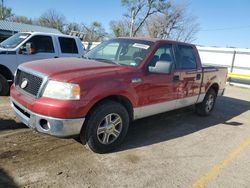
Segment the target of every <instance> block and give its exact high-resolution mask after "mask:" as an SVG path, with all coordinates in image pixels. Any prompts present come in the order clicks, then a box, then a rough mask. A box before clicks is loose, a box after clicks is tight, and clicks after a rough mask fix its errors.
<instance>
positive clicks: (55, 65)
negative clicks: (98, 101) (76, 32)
mask: <svg viewBox="0 0 250 188" xmlns="http://www.w3.org/2000/svg"><path fill="white" fill-rule="evenodd" d="M21 67H23V68H28V69H30V70H31V71H32V70H34V71H36V72H39V73H42V74H45V75H47V76H48V77H49V79H52V80H58V81H64V82H76V83H77V82H80V81H81V80H83V79H91V78H97V77H100V76H105V75H111V74H114V73H117V72H127V71H129V70H130V71H131V69H134V68H132V67H127V66H120V65H115V64H109V63H104V62H100V61H95V60H87V59H81V58H57V59H46V60H38V61H31V62H28V63H24V64H22V65H21Z"/></svg>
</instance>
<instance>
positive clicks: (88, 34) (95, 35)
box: [83, 21, 107, 42]
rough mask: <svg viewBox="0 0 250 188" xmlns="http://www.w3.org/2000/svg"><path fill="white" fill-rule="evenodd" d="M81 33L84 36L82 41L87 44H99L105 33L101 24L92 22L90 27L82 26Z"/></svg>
mask: <svg viewBox="0 0 250 188" xmlns="http://www.w3.org/2000/svg"><path fill="white" fill-rule="evenodd" d="M83 27H84V28H83V32H84V33H85V36H84V37H83V40H84V41H87V42H99V41H102V40H103V39H104V38H105V36H106V35H107V33H106V32H105V29H104V28H103V27H102V24H101V23H99V22H96V21H95V22H92V23H91V24H90V25H83Z"/></svg>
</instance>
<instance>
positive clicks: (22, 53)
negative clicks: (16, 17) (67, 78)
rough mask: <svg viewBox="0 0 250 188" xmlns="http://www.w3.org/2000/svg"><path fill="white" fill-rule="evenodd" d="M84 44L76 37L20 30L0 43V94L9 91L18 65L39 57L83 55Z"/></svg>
mask: <svg viewBox="0 0 250 188" xmlns="http://www.w3.org/2000/svg"><path fill="white" fill-rule="evenodd" d="M84 53H85V50H84V46H83V45H82V43H81V41H80V39H79V38H77V37H72V36H68V35H60V34H50V33H39V32H21V33H17V34H15V35H13V36H11V37H10V38H8V39H6V40H4V41H3V42H2V43H0V95H7V94H8V93H9V86H10V84H11V83H12V81H13V77H14V73H15V71H16V69H17V67H18V65H20V64H22V63H24V62H27V61H34V60H39V59H49V58H59V57H79V58H81V57H83V55H84Z"/></svg>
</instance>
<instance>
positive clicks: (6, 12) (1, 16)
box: [0, 1, 14, 20]
mask: <svg viewBox="0 0 250 188" xmlns="http://www.w3.org/2000/svg"><path fill="white" fill-rule="evenodd" d="M12 16H14V14H13V13H12V9H11V8H8V7H5V6H4V5H3V1H2V3H1V9H0V20H9V19H10V18H11V17H12Z"/></svg>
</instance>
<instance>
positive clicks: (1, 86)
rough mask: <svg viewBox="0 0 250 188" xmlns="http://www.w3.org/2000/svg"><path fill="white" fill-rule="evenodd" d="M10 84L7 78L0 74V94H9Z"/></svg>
mask: <svg viewBox="0 0 250 188" xmlns="http://www.w3.org/2000/svg"><path fill="white" fill-rule="evenodd" d="M9 90H10V86H9V83H8V81H7V79H6V78H5V77H4V76H3V75H1V74H0V96H6V95H8V94H9Z"/></svg>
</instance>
